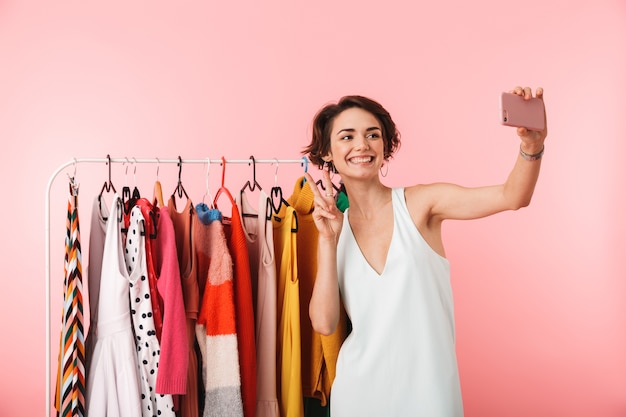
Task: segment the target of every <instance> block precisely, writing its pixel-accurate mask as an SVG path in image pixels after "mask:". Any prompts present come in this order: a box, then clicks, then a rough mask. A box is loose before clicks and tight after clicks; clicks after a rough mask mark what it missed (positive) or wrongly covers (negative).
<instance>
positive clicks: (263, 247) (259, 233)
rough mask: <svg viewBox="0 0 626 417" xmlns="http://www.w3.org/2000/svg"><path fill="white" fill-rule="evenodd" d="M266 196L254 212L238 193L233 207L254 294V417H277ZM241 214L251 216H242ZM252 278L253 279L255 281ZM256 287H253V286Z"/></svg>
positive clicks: (273, 290) (273, 292) (272, 274)
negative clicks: (239, 218) (241, 231)
mask: <svg viewBox="0 0 626 417" xmlns="http://www.w3.org/2000/svg"><path fill="white" fill-rule="evenodd" d="M267 202H268V195H267V194H266V193H265V191H263V190H261V191H260V192H259V204H258V210H256V209H255V208H254V207H252V205H251V204H250V203H249V202H248V199H247V197H246V194H245V193H240V195H239V198H238V199H237V205H238V208H239V211H240V213H242V225H243V227H244V232H245V236H246V242H247V244H248V254H249V256H250V258H249V260H250V273H251V276H252V287H253V294H256V303H255V313H256V314H255V325H256V363H257V373H256V374H257V390H256V392H257V399H256V413H255V417H278V416H279V415H280V411H279V408H278V398H277V395H276V325H277V323H278V322H277V319H276V291H277V287H276V265H275V263H274V235H273V227H272V221H271V220H268V214H269V213H267ZM243 213H248V214H251V215H252V216H243ZM255 278H256V279H255ZM255 284H256V285H255Z"/></svg>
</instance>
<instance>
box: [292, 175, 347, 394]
mask: <svg viewBox="0 0 626 417" xmlns="http://www.w3.org/2000/svg"><path fill="white" fill-rule="evenodd" d="M314 198H315V196H314V194H313V191H312V190H311V187H309V185H308V184H305V183H304V177H301V178H298V179H297V180H296V183H295V185H294V189H293V194H292V195H291V197H289V198H288V199H287V202H288V203H289V204H290V205H291V206H292V207H293V208H294V210H295V211H296V215H297V216H298V233H297V238H296V239H297V242H298V243H297V246H298V253H297V259H298V262H297V264H298V283H299V296H300V334H301V340H302V394H303V395H304V396H305V397H312V398H317V399H318V400H320V402H321V405H322V406H326V405H327V401H328V397H329V395H330V389H331V386H332V383H333V380H334V379H335V368H336V364H337V356H338V355H339V348H340V347H341V344H342V343H343V341H344V339H345V338H346V334H347V320H346V316H345V311H343V308H342V314H341V315H340V316H339V322H338V324H337V328H336V330H335V333H333V334H332V335H329V336H321V335H320V334H319V333H317V332H315V331H313V328H312V326H311V319H310V318H309V308H308V307H309V303H310V301H311V295H312V294H313V286H314V284H315V276H316V273H317V237H318V231H317V227H316V226H315V222H314V221H313V208H314V202H313V199H314Z"/></svg>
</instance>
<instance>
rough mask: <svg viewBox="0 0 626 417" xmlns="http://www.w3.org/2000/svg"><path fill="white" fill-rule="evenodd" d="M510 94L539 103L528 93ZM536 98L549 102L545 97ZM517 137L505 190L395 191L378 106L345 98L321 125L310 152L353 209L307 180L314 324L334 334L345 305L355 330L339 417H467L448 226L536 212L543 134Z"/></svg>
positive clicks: (336, 404)
mask: <svg viewBox="0 0 626 417" xmlns="http://www.w3.org/2000/svg"><path fill="white" fill-rule="evenodd" d="M513 93H515V94H517V95H519V96H523V97H524V99H530V98H532V91H531V89H530V88H528V87H526V88H521V87H516V88H515V89H514V90H513ZM536 97H538V98H541V99H543V90H542V89H541V88H539V89H537V91H536ZM544 117H545V114H544ZM517 134H518V135H519V138H520V139H521V144H520V150H519V155H518V158H517V160H516V162H515V165H514V167H513V169H512V171H511V173H510V174H509V176H508V178H507V180H506V182H504V184H500V185H494V186H486V187H478V188H465V187H462V186H458V185H454V184H447V183H435V184H418V185H413V186H410V187H406V188H394V189H391V188H389V187H387V186H385V185H384V184H382V183H381V181H380V177H379V172H380V170H381V168H382V167H383V166H384V165H385V163H386V162H387V161H388V160H389V158H391V156H392V155H393V153H394V151H395V150H396V149H397V147H398V146H399V143H400V142H399V133H398V131H397V129H396V126H395V124H394V122H393V120H392V119H391V117H390V115H389V113H388V112H387V111H386V110H385V109H384V108H383V107H382V106H381V105H380V104H378V103H377V102H375V101H373V100H371V99H368V98H365V97H360V96H348V97H344V98H342V99H341V100H340V101H339V102H338V103H337V104H330V105H327V106H325V107H324V108H322V109H321V110H320V111H319V112H318V114H317V115H316V117H315V119H314V122H313V137H312V141H311V143H310V144H309V146H308V147H307V148H306V149H305V151H304V152H305V153H307V154H308V155H309V159H310V160H311V161H312V162H313V163H316V164H318V165H320V166H322V165H324V164H326V165H328V167H329V170H331V169H332V170H333V171H334V172H338V173H339V174H341V179H342V181H343V184H344V186H345V189H346V192H347V195H348V198H349V202H350V206H349V208H348V209H347V210H346V211H345V212H344V213H341V212H340V211H339V210H338V209H337V207H336V205H335V199H334V196H333V194H332V193H331V192H329V191H332V190H333V187H332V183H331V179H330V175H329V172H328V171H325V172H324V174H323V175H324V179H323V181H324V184H325V186H324V187H322V188H323V189H324V190H323V191H321V190H319V189H318V188H317V187H315V185H314V184H315V181H314V180H313V178H312V177H311V176H310V174H307V180H308V181H307V182H308V183H309V185H310V186H311V188H312V190H313V193H314V195H315V209H314V213H313V218H314V221H315V224H316V226H317V228H318V230H319V238H318V239H319V240H318V260H317V275H316V282H315V287H314V290H313V295H312V297H311V302H310V305H309V315H310V318H311V323H312V325H313V328H314V329H315V330H316V331H317V332H319V333H321V334H323V335H328V334H332V333H333V332H334V329H335V326H336V324H337V322H338V319H339V314H340V304H341V303H343V305H344V306H345V309H346V311H347V313H348V316H349V317H350V320H351V322H352V332H351V334H350V335H349V337H348V338H347V339H346V341H345V342H344V344H343V346H342V347H341V351H340V353H339V358H338V362H337V374H336V378H335V381H334V383H333V387H332V391H331V397H330V402H331V415H332V416H333V417H343V416H357V415H358V416H381V415H389V416H428V417H436V416H442V417H444V416H445V417H451V416H462V415H463V406H462V399H461V390H460V383H459V376H458V369H457V362H456V354H455V346H454V343H455V336H454V314H453V302H452V291H451V288H450V280H449V276H450V267H449V263H448V260H447V259H446V258H445V251H444V247H443V241H442V237H441V225H442V223H443V221H444V220H446V219H476V218H480V217H485V216H489V215H491V214H494V213H498V212H501V211H504V210H517V209H519V208H521V207H525V206H527V205H528V204H529V203H530V200H531V197H532V194H533V191H534V189H535V184H536V182H537V178H538V175H539V167H540V164H541V156H542V155H543V149H544V147H543V143H544V141H545V139H546V135H547V128H546V129H544V130H543V131H531V130H528V129H526V128H523V127H520V128H517ZM344 220H345V221H344Z"/></svg>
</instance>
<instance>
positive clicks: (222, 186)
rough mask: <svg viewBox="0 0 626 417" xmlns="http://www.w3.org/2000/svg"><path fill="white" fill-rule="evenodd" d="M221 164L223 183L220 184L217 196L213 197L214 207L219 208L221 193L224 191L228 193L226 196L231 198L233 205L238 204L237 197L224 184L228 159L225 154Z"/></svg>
mask: <svg viewBox="0 0 626 417" xmlns="http://www.w3.org/2000/svg"><path fill="white" fill-rule="evenodd" d="M221 164H222V185H221V186H220V188H219V190H217V193H215V198H214V199H213V207H214V208H217V200H218V199H219V198H220V195H222V193H224V194H226V196H227V197H228V199H229V200H230V203H231V204H232V205H233V206H234V205H235V204H236V203H235V199H234V198H233V196H232V195H231V194H230V191H228V189H227V188H226V187H225V186H224V177H225V176H226V159H225V158H224V157H223V156H222V163H221Z"/></svg>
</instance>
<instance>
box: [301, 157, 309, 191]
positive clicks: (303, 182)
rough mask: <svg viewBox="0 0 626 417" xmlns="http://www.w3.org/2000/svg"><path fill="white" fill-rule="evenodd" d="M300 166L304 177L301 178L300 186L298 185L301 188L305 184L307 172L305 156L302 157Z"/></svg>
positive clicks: (307, 161)
mask: <svg viewBox="0 0 626 417" xmlns="http://www.w3.org/2000/svg"><path fill="white" fill-rule="evenodd" d="M300 166H301V167H303V168H304V176H303V177H302V184H300V188H302V187H304V184H306V173H307V172H309V159H308V158H307V157H306V156H303V157H302V163H301V164H300Z"/></svg>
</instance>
